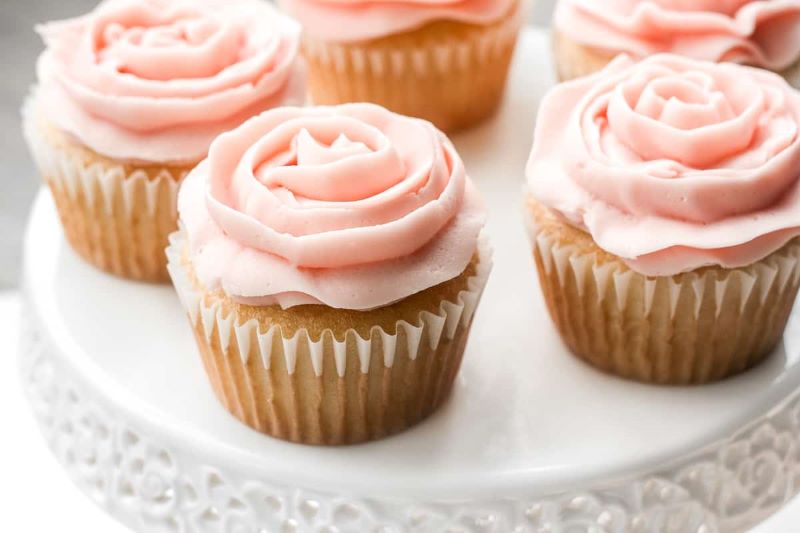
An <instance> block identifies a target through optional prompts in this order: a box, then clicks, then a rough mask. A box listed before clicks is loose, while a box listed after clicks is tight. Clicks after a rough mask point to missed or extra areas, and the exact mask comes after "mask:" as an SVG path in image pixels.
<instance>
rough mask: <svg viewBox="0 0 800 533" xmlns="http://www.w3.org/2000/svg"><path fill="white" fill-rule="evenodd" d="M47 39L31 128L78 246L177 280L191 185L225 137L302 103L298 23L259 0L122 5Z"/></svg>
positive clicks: (55, 26) (108, 261)
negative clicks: (184, 189)
mask: <svg viewBox="0 0 800 533" xmlns="http://www.w3.org/2000/svg"><path fill="white" fill-rule="evenodd" d="M39 32H40V33H41V35H42V37H43V39H44V41H45V43H46V46H47V49H46V50H45V52H44V53H43V54H42V55H41V56H40V58H39V61H38V64H37V75H38V82H39V83H38V87H36V88H35V89H34V91H33V94H32V95H31V96H30V97H29V98H28V101H27V102H26V105H25V106H24V110H23V123H24V131H25V134H26V138H27V140H28V143H29V145H30V148H31V151H32V153H33V155H34V159H35V161H36V163H37V166H38V167H39V170H40V172H41V174H42V176H43V178H44V180H45V181H46V182H47V184H48V185H49V186H50V190H51V192H52V195H53V199H54V200H55V204H56V207H57V209H58V213H59V216H60V218H61V222H62V225H63V227H64V233H65V235H66V238H67V241H68V242H69V243H70V245H71V246H72V248H73V249H74V250H75V251H76V252H77V253H78V254H79V255H80V256H81V257H83V258H84V259H85V260H86V261H88V262H89V263H91V264H93V265H95V266H96V267H98V268H100V269H102V270H105V271H107V272H110V273H113V274H116V275H118V276H122V277H126V278H131V279H137V280H147V281H162V280H163V281H166V280H167V279H168V278H167V272H166V258H165V257H164V248H165V247H166V245H167V238H168V235H169V234H170V233H172V232H173V231H174V230H175V229H176V228H177V213H176V204H175V202H176V192H177V188H178V184H179V183H180V181H181V179H182V178H183V177H184V176H185V174H186V173H187V172H188V171H189V170H190V169H191V168H192V167H194V166H195V165H196V164H197V163H198V162H199V161H200V160H202V159H203V158H204V157H205V156H206V153H207V151H208V147H209V145H210V144H211V141H212V140H213V139H214V138H215V137H216V136H217V135H219V134H220V133H222V132H224V131H226V130H229V129H232V128H234V127H236V126H238V125H240V124H241V123H242V122H244V121H245V120H246V119H247V118H250V117H252V116H254V115H257V114H259V113H261V112H262V111H264V110H266V109H268V108H272V107H276V106H279V105H284V104H293V105H297V104H301V103H302V102H303V99H304V93H305V89H304V84H305V73H304V70H303V69H302V67H301V66H300V64H299V62H298V59H297V57H298V51H299V40H300V39H299V38H300V30H299V26H298V25H297V24H296V23H295V22H293V21H292V20H290V19H289V18H287V17H284V16H282V15H280V14H279V13H277V12H276V11H275V10H274V8H272V7H270V6H269V5H268V4H265V3H264V2H260V1H258V0H233V1H229V2H222V1H212V0H204V1H202V2H195V1H191V0H138V1H134V0H110V1H107V2H103V3H102V4H100V6H98V7H97V8H96V9H95V10H94V11H93V12H92V13H90V14H88V15H85V16H83V17H79V18H75V19H72V20H66V21H61V22H54V23H49V24H46V25H44V26H42V27H40V28H39Z"/></svg>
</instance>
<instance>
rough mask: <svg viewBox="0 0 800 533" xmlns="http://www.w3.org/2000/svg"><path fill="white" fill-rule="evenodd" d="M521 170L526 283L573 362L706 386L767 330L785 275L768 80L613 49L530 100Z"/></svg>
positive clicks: (795, 102) (796, 157)
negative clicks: (592, 71) (535, 283)
mask: <svg viewBox="0 0 800 533" xmlns="http://www.w3.org/2000/svg"><path fill="white" fill-rule="evenodd" d="M527 176H528V185H529V190H530V195H529V199H528V211H527V212H528V220H529V225H530V231H531V237H532V243H533V250H534V256H535V260H536V266H537V269H538V272H539V279H540V281H541V287H542V292H543V294H544V297H545V300H546V301H547V307H548V309H549V311H550V315H551V316H552V318H553V321H554V322H555V324H556V326H557V327H558V330H559V332H560V333H561V336H562V337H563V339H564V341H565V343H566V344H567V346H569V348H570V349H571V350H572V351H573V352H574V353H575V354H576V355H577V356H578V357H580V358H582V359H584V360H585V361H587V362H589V363H591V364H592V365H594V366H596V367H598V368H600V369H602V370H605V371H607V372H611V373H614V374H617V375H620V376H623V377H626V378H632V379H637V380H641V381H645V382H651V383H669V384H689V383H707V382H710V381H714V380H718V379H722V378H725V377H726V376H730V375H733V374H736V373H738V372H742V371H744V370H746V369H748V368H750V367H752V366H754V365H756V364H757V363H759V362H760V361H762V360H763V359H764V358H765V357H767V355H769V354H770V352H771V351H772V350H773V348H774V347H775V346H776V344H777V343H778V342H779V341H780V339H781V336H782V333H783V330H784V327H785V324H786V321H787V318H788V316H789V313H790V311H791V309H792V305H793V304H794V301H795V296H796V294H797V289H798V282H799V281H800V266H799V263H798V259H800V239H798V235H800V93H798V92H796V91H795V90H793V89H792V88H791V87H789V86H788V84H787V83H786V82H785V80H784V79H783V78H781V77H780V76H778V75H776V74H773V73H770V72H767V71H765V70H760V69H755V68H750V67H743V66H740V65H736V64H733V63H711V62H703V61H696V60H692V59H688V58H684V57H681V56H675V55H666V54H665V55H656V56H652V57H650V58H648V59H645V60H643V61H642V62H640V63H638V64H635V63H633V62H632V61H631V60H630V59H628V58H626V57H620V58H617V59H616V60H614V61H613V62H612V63H611V65H609V66H608V67H607V68H606V69H605V70H603V71H601V72H600V73H598V74H596V75H594V76H590V77H585V78H580V79H578V80H575V81H572V82H569V83H565V84H562V85H560V86H558V87H556V88H555V89H553V90H552V91H551V92H550V93H549V94H548V95H547V96H546V98H545V99H544V101H543V102H542V106H541V109H540V112H539V118H538V123H537V125H536V132H535V140H534V145H533V151H532V153H531V157H530V161H529V163H528V167H527Z"/></svg>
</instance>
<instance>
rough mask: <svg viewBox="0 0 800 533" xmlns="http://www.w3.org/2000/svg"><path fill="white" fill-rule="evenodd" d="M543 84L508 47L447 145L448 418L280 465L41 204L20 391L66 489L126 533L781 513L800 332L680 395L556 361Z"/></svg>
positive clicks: (138, 293)
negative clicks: (475, 266) (489, 94)
mask: <svg viewBox="0 0 800 533" xmlns="http://www.w3.org/2000/svg"><path fill="white" fill-rule="evenodd" d="M550 84H551V68H550V66H549V63H548V53H547V50H546V39H545V37H544V35H543V34H537V33H527V34H526V35H525V36H524V38H523V41H522V46H521V50H520V53H519V54H518V56H517V60H516V63H515V66H514V73H513V79H512V82H511V89H510V92H509V95H508V97H507V100H506V103H505V106H504V108H503V110H502V112H501V114H500V116H499V117H498V118H497V120H495V121H494V122H492V123H490V124H488V125H486V126H485V127H483V128H481V129H479V130H476V131H473V132H471V133H468V134H466V135H463V136H460V137H458V138H457V139H456V141H457V144H458V146H459V148H460V150H461V152H462V153H463V154H464V157H465V159H466V163H467V168H468V169H469V171H470V173H471V174H472V176H473V178H474V179H475V180H476V182H477V183H478V185H479V186H480V188H481V189H482V190H483V192H484V194H485V196H486V198H487V200H488V204H489V206H490V208H491V222H490V224H489V233H490V236H491V238H492V240H493V243H494V247H495V250H496V252H495V262H496V267H495V270H494V272H493V275H492V278H491V280H490V282H489V285H488V288H487V292H486V295H485V298H484V301H483V303H482V306H481V307H480V309H479V311H478V314H477V316H476V321H475V327H474V331H473V336H472V339H471V342H470V345H469V348H468V353H467V354H466V357H465V364H464V368H463V371H462V373H461V375H460V378H459V381H458V383H457V386H456V388H455V392H454V394H453V397H452V399H451V400H450V401H449V402H448V403H447V404H446V405H445V407H444V408H443V409H442V410H441V411H440V412H439V413H437V414H436V415H435V416H433V417H432V418H431V419H429V420H427V421H426V422H425V423H423V424H422V425H420V426H418V427H416V428H414V429H412V430H410V431H407V432H405V433H403V434H401V435H398V436H395V437H392V438H389V439H386V440H383V441H380V442H375V443H371V444H366V445H361V446H353V447H344V448H335V447H328V448H314V447H307V446H300V445H293V444H288V443H285V442H281V441H278V440H274V439H271V438H268V437H265V436H263V435H261V434H258V433H256V432H255V431H252V430H250V429H248V428H247V427H245V426H243V425H241V424H240V423H239V422H237V421H236V420H235V419H234V418H233V417H231V416H229V415H228V413H227V412H226V411H225V410H224V409H223V408H222V407H221V406H220V404H219V403H218V402H217V400H216V399H215V398H214V397H213V395H212V392H211V388H210V387H209V385H208V383H207V380H206V377H205V375H204V373H203V370H202V366H201V364H200V359H199V357H198V354H197V352H196V348H195V345H194V341H193V339H192V336H191V333H190V330H189V326H188V324H187V321H186V318H185V317H184V314H183V312H182V310H181V308H180V306H179V304H178V300H177V298H176V296H175V294H174V293H173V291H172V290H171V288H170V287H168V286H161V287H157V286H149V285H144V284H138V283H132V282H126V281H121V280H119V279H115V278H113V277H110V276H107V275H105V274H102V273H100V272H97V271H96V270H94V269H92V268H91V267H90V266H88V265H86V264H84V263H83V262H82V261H81V260H79V259H78V258H77V257H76V256H75V254H73V253H72V251H71V250H70V249H69V248H68V247H67V246H66V244H65V243H64V240H63V237H62V234H61V230H60V227H59V224H58V221H57V218H56V214H55V211H54V208H53V204H52V201H51V199H50V196H49V195H48V194H47V193H46V192H43V193H41V194H40V196H39V198H38V200H37V202H36V206H35V208H34V210H33V214H32V217H31V222H30V228H29V233H28V236H27V245H26V256H25V257H26V266H25V294H26V306H25V309H26V310H25V314H24V316H23V319H22V322H23V324H24V327H23V342H22V350H21V351H22V376H23V380H24V383H25V387H26V389H27V391H28V393H29V396H30V400H31V403H32V405H33V408H34V411H35V413H36V416H37V417H38V419H39V421H40V422H41V427H42V430H43V432H44V435H45V437H46V438H47V440H48V442H49V443H50V446H51V447H52V449H53V451H54V453H55V455H56V457H57V458H58V460H59V461H60V462H61V463H62V464H63V465H64V467H65V469H66V470H67V472H68V473H69V475H70V476H71V477H72V478H73V479H74V480H75V481H76V483H77V484H78V485H79V486H80V487H81V488H82V489H83V490H84V491H86V492H87V493H88V494H89V495H90V496H91V497H92V498H93V499H94V500H95V501H97V502H98V503H99V504H100V505H101V506H103V507H104V508H105V509H106V510H107V511H108V512H109V513H111V514H112V515H114V516H115V517H117V518H118V519H119V520H121V521H122V522H124V523H125V524H127V525H129V526H130V527H132V528H134V529H136V530H139V531H169V532H192V533H193V532H228V533H246V532H250V533H267V532H270V533H271V532H278V531H318V532H359V533H361V532H400V531H415V532H416V531H420V532H428V531H432V532H439V531H453V532H456V531H474V532H509V531H514V532H528V531H530V532H554V533H560V532H564V533H567V532H570V533H573V532H587V533H590V532H628V531H633V532H662V531H664V532H680V533H684V532H703V533H712V532H715V531H738V530H742V529H744V528H746V527H749V526H751V525H753V524H756V523H758V522H759V521H761V520H763V519H764V518H766V517H767V516H768V515H770V514H771V513H773V512H774V511H776V510H777V509H778V508H779V507H781V506H782V505H783V504H784V503H785V502H786V501H787V500H788V499H789V498H790V497H792V496H793V495H794V494H795V493H796V492H798V490H800V397H799V396H798V395H797V394H796V393H795V391H796V390H798V385H800V346H799V345H798V342H800V316H798V315H795V316H794V317H793V319H792V321H791V324H790V326H789V329H788V331H787V334H786V337H785V342H784V345H783V346H782V347H781V348H779V349H778V350H777V352H776V353H775V354H774V355H773V356H772V357H771V358H770V359H769V360H768V361H767V362H766V363H765V364H763V365H761V366H760V367H758V368H756V369H755V370H752V371H751V372H749V373H747V374H745V375H743V376H740V377H737V378H735V379H731V380H728V381H726V382H723V383H720V384H716V385H710V386H704V387H697V388H662V387H653V386H644V385H639V384H635V383H629V382H625V381H622V380H618V379H615V378H612V377H608V376H605V375H603V374H601V373H598V372H596V371H595V370H593V369H591V368H589V367H587V366H585V365H583V364H582V363H580V362H578V361H577V360H576V359H574V358H573V357H571V356H570V355H569V354H568V353H567V352H566V350H565V348H564V347H563V346H562V344H561V343H560V341H559V339H558V337H557V335H556V333H555V331H554V329H553V327H552V326H551V324H550V322H549V321H548V318H547V316H546V313H545V310H544V305H543V303H542V299H541V296H540V294H539V290H538V288H537V284H536V282H535V275H534V271H533V267H532V262H531V259H530V254H529V248H528V245H527V242H526V237H525V232H524V229H523V223H522V217H521V196H520V194H519V192H520V188H521V184H522V179H523V178H522V173H523V167H524V162H525V159H526V157H527V154H528V149H529V144H530V138H531V131H532V126H533V123H534V115H535V109H536V106H537V102H538V101H539V99H540V97H541V95H542V93H543V91H544V90H545V88H546V87H547V86H548V85H550Z"/></svg>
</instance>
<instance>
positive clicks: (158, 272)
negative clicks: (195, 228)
mask: <svg viewBox="0 0 800 533" xmlns="http://www.w3.org/2000/svg"><path fill="white" fill-rule="evenodd" d="M22 117H23V132H24V135H25V139H26V141H27V143H28V146H29V148H30V151H31V153H32V155H33V158H34V161H35V163H36V166H37V167H38V170H39V172H40V173H41V175H42V178H43V179H44V181H45V182H46V183H47V184H48V185H49V187H50V190H51V192H52V194H53V199H54V200H55V203H56V207H57V209H58V212H59V217H60V219H61V222H62V225H63V227H64V233H65V235H66V237H67V240H68V241H69V243H70V245H71V246H72V247H73V249H75V251H76V252H78V253H79V255H81V256H82V257H83V258H84V259H86V260H87V261H88V262H90V263H92V264H93V265H95V266H96V267H98V268H100V269H102V270H105V271H107V272H110V273H112V274H116V275H118V276H122V277H126V278H132V279H141V280H147V281H166V280H167V279H168V278H167V272H166V261H165V258H164V252H163V250H164V248H165V247H166V245H167V238H168V236H169V234H170V233H172V232H173V231H175V229H176V228H177V192H178V187H179V185H180V182H181V180H182V179H183V178H184V177H185V175H186V174H187V173H188V171H189V170H190V167H189V166H187V167H178V168H175V169H170V168H168V167H164V168H161V169H158V170H157V171H156V172H155V173H153V172H152V170H151V172H150V173H148V172H147V171H145V170H144V169H141V168H136V167H135V166H132V165H126V164H122V163H115V162H113V161H112V160H110V159H108V158H103V157H100V156H98V157H96V158H95V159H92V158H91V157H90V156H87V154H91V152H89V151H88V150H82V149H80V147H72V146H70V142H71V139H70V141H65V142H53V141H51V140H50V138H49V137H48V134H47V133H45V131H46V130H45V128H48V127H52V126H48V125H47V123H46V118H45V117H41V116H40V114H39V111H38V109H37V106H36V94H35V90H34V91H33V93H32V95H31V96H29V97H28V99H27V100H26V102H25V104H24V105H23V109H22ZM53 134H54V135H66V134H62V133H60V132H54V133H53ZM75 142H77V141H75Z"/></svg>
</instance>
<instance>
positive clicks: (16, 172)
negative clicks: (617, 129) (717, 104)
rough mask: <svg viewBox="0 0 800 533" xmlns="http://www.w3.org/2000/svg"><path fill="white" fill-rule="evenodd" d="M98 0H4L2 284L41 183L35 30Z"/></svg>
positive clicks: (0, 36) (538, 3) (10, 273)
mask: <svg viewBox="0 0 800 533" xmlns="http://www.w3.org/2000/svg"><path fill="white" fill-rule="evenodd" d="M554 1H555V0H534V8H533V21H534V23H537V24H546V23H547V21H548V19H549V17H550V10H551V6H552V4H553V3H554ZM96 3H97V2H96V1H95V0H1V1H0V65H1V66H2V80H0V131H5V132H6V133H5V135H3V136H2V137H1V138H0V156H2V163H3V164H2V166H1V167H0V168H1V169H2V170H0V172H2V174H0V289H4V288H10V287H14V286H16V284H17V277H18V275H19V262H20V253H21V250H20V243H21V239H22V232H23V230H24V227H25V219H26V216H27V212H28V209H29V207H30V203H31V200H32V199H33V195H34V194H35V192H36V189H37V188H38V186H39V182H38V178H37V177H36V175H35V173H34V172H33V169H32V165H31V161H30V158H29V157H28V153H27V150H26V148H25V144H24V142H23V140H22V137H21V135H20V127H19V124H20V118H19V108H20V105H21V103H22V101H23V99H24V97H25V93H26V92H27V90H28V88H29V87H30V84H31V83H32V82H33V78H34V62H35V60H36V56H37V55H38V53H39V51H40V50H41V48H42V44H41V41H40V39H39V37H38V36H37V35H36V34H35V33H34V32H33V26H34V24H36V23H37V22H44V21H47V20H56V19H60V18H66V17H70V16H75V15H79V14H82V13H85V12H87V11H89V10H90V9H92V7H93V6H94V5H95V4H96Z"/></svg>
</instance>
